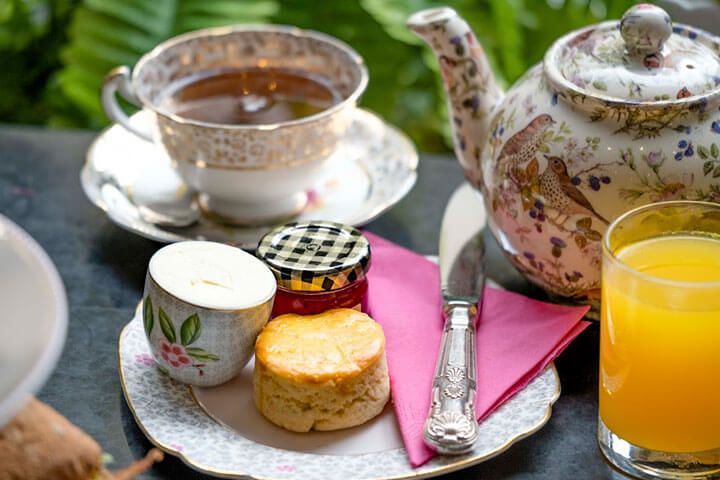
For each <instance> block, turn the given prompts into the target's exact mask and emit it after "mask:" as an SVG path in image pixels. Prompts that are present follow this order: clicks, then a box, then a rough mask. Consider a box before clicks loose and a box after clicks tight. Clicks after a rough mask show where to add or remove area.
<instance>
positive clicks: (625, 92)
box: [545, 3, 720, 104]
mask: <svg viewBox="0 0 720 480" xmlns="http://www.w3.org/2000/svg"><path fill="white" fill-rule="evenodd" d="M545 72H546V75H547V77H548V79H549V80H550V81H551V82H552V83H554V84H555V86H556V87H557V88H558V89H559V90H561V91H563V90H570V91H571V92H574V93H576V94H583V95H586V96H589V97H594V98H598V99H600V100H604V101H608V102H622V103H628V102H631V103H652V104H654V103H656V102H662V103H668V102H673V101H676V100H677V99H688V100H701V101H702V100H704V99H706V97H707V96H708V95H709V94H710V93H713V92H716V91H717V90H718V85H720V39H718V38H717V37H715V36H713V35H711V34H709V33H707V32H705V31H703V30H700V29H696V28H693V27H689V26H687V25H675V26H673V24H672V21H671V20H670V16H669V15H668V14H667V12H666V11H665V10H663V9H662V8H660V7H658V6H656V5H650V4H647V3H641V4H637V5H635V6H633V7H631V8H630V9H629V10H627V11H626V12H625V14H624V15H623V17H622V20H621V21H620V22H617V21H610V22H603V23H600V24H598V25H593V26H590V27H587V28H584V29H581V30H578V31H575V32H572V33H570V34H568V35H566V36H564V37H562V38H560V39H559V40H557V41H556V42H555V44H554V45H553V46H552V47H551V48H550V50H549V51H548V52H547V54H546V56H545Z"/></svg>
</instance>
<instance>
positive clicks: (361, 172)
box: [80, 109, 418, 249]
mask: <svg viewBox="0 0 720 480" xmlns="http://www.w3.org/2000/svg"><path fill="white" fill-rule="evenodd" d="M130 121H131V123H132V124H134V125H135V126H137V127H138V128H140V129H148V128H149V127H150V126H151V125H152V121H153V119H152V114H151V113H149V112H147V111H140V112H138V113H136V114H135V115H133V116H132V117H131V120H130ZM417 162H418V155H417V151H416V150H415V147H414V145H413V144H412V142H411V141H410V139H408V138H407V136H405V134H403V133H402V132H400V131H399V130H398V129H396V128H394V127H392V126H391V125H388V124H386V123H385V122H383V120H381V119H380V118H379V117H378V116H377V115H375V114H373V113H371V112H368V111H367V110H362V109H355V112H354V118H353V122H352V124H351V126H350V128H349V129H348V132H347V134H346V136H345V139H344V140H343V141H342V143H341V145H340V146H339V147H338V150H337V151H335V152H334V153H333V154H332V158H331V159H330V160H329V162H328V168H327V173H326V175H325V176H324V177H323V178H322V179H321V180H320V181H319V182H318V183H317V184H316V186H315V187H314V188H313V189H311V190H310V191H309V192H307V193H308V196H309V201H308V204H307V205H306V206H305V208H304V209H303V210H302V212H300V213H299V214H298V215H297V216H296V217H294V218H291V219H288V221H292V220H298V221H299V220H330V221H335V222H340V223H345V224H349V225H354V226H362V225H364V224H366V223H368V222H370V221H372V220H373V219H375V218H377V217H378V216H380V215H381V214H383V213H384V212H385V211H386V210H388V209H389V208H390V207H392V206H393V205H395V204H396V203H397V202H399V201H400V200H401V199H402V198H403V197H404V196H405V195H406V194H407V193H408V192H409V191H410V189H411V188H412V186H413V185H414V184H415V180H416V179H417ZM80 181H81V184H82V187H83V190H84V192H85V195H87V197H88V198H89V199H90V201H91V202H92V203H94V204H95V205H97V206H98V207H100V208H101V209H102V210H104V211H105V213H106V214H107V215H108V217H109V218H110V220H111V221H113V222H114V223H115V224H117V225H118V226H120V227H122V228H124V229H126V230H129V231H131V232H133V233H137V234H138V235H141V236H143V237H146V238H149V239H152V240H157V241H159V242H168V243H169V242H177V241H182V240H212V241H217V242H223V243H229V244H233V245H237V246H239V247H241V248H245V249H254V248H255V246H256V245H257V242H258V241H259V239H260V238H261V237H262V236H263V235H264V234H265V233H266V232H267V231H269V230H270V229H271V228H272V227H273V225H266V226H231V225H227V224H224V223H222V222H221V221H219V220H218V219H217V218H216V217H214V216H213V215H208V214H203V215H201V217H200V220H199V221H198V222H197V223H195V224H193V225H190V226H188V227H170V226H164V225H160V224H154V223H150V222H148V221H147V216H145V215H142V212H141V210H142V209H143V208H144V207H150V208H158V209H161V210H162V211H164V212H173V214H179V215H182V214H184V213H186V212H188V211H189V210H190V209H191V208H193V207H194V197H195V195H194V194H193V193H192V192H190V191H189V190H188V188H187V186H186V185H185V183H184V182H183V181H182V179H180V177H179V176H178V174H177V173H176V172H175V170H174V169H173V168H172V165H171V161H170V158H169V157H168V155H167V153H165V151H164V149H163V148H162V147H161V146H159V145H157V144H154V143H150V142H147V141H144V140H141V139H139V138H138V137H137V136H135V135H133V134H132V133H130V132H128V131H127V130H125V129H124V128H123V127H121V126H119V125H113V126H111V127H109V128H108V129H106V130H104V131H103V132H102V133H100V135H99V136H98V137H97V138H96V139H95V141H94V142H93V143H92V145H91V146H90V148H89V150H88V153H87V158H86V160H85V165H84V166H83V168H82V171H81V173H80ZM270 187H271V186H270Z"/></svg>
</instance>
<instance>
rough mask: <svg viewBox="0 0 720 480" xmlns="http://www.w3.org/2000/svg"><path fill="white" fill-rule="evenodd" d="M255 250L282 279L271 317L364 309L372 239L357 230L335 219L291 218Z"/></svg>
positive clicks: (277, 276) (263, 240)
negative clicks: (336, 309) (341, 309)
mask: <svg viewBox="0 0 720 480" xmlns="http://www.w3.org/2000/svg"><path fill="white" fill-rule="evenodd" d="M257 256H258V257H259V258H260V259H261V260H263V261H264V262H265V263H266V264H267V265H268V267H270V270H272V272H273V274H274V275H275V279H276V280H277V283H278V288H277V292H276V294H275V304H274V306H273V313H272V315H273V317H276V316H278V315H282V314H285V313H297V314H300V315H314V314H317V313H322V312H324V311H326V310H330V309H333V308H355V309H357V310H360V307H361V305H362V302H363V299H364V298H365V294H366V293H367V289H368V280H367V272H368V270H369V268H370V243H369V242H368V240H367V238H365V237H364V236H363V234H362V233H360V231H359V230H357V229H355V228H353V227H350V226H347V225H343V224H340V223H334V222H301V223H297V222H295V223H288V224H286V225H282V226H280V227H277V228H275V229H273V230H272V231H270V232H268V234H267V235H265V236H264V237H263V238H262V240H260V243H259V244H258V248H257Z"/></svg>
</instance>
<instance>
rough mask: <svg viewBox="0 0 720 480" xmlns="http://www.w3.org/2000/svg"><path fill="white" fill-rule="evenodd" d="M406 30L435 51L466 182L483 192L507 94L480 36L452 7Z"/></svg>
mask: <svg viewBox="0 0 720 480" xmlns="http://www.w3.org/2000/svg"><path fill="white" fill-rule="evenodd" d="M407 26H408V28H410V29H411V30H412V31H413V32H415V33H416V34H417V35H418V36H419V37H420V38H422V39H423V40H424V41H425V42H426V43H427V44H428V45H429V46H430V47H431V48H432V50H433V52H434V53H435V56H436V57H437V59H438V62H439V64H440V71H441V73H442V78H443V83H444V84H445V92H446V94H447V101H448V110H449V113H450V115H451V117H452V129H453V141H454V143H455V154H456V155H457V157H458V160H459V161H460V163H461V165H462V167H463V169H464V170H465V176H466V177H467V179H468V180H469V181H470V182H471V183H472V184H473V185H475V186H476V187H480V186H481V185H482V172H481V168H480V158H481V155H482V149H483V147H484V146H485V144H486V140H487V136H488V133H489V130H490V122H491V119H492V113H493V110H494V109H495V106H496V105H497V104H498V103H499V102H500V100H502V97H503V95H504V94H503V91H502V89H501V88H500V87H499V85H498V84H497V81H496V79H495V76H494V75H493V73H492V70H491V69H490V64H489V63H488V59H487V56H486V55H485V52H484V51H483V49H482V47H481V46H480V44H479V43H478V41H477V39H476V38H475V34H474V33H473V31H472V30H471V29H470V26H469V25H468V24H467V22H465V20H463V19H462V18H461V17H460V16H459V15H458V14H457V12H455V10H453V9H452V8H449V7H439V8H431V9H427V10H421V11H419V12H416V13H414V14H413V15H411V16H410V18H408V21H407Z"/></svg>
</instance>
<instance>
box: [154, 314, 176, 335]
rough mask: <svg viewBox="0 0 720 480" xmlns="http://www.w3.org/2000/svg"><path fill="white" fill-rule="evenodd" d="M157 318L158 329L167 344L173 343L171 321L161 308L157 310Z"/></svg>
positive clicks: (173, 332) (173, 333) (173, 331)
mask: <svg viewBox="0 0 720 480" xmlns="http://www.w3.org/2000/svg"><path fill="white" fill-rule="evenodd" d="M158 317H159V318H160V329H161V330H162V332H163V335H165V338H167V341H168V342H170V343H175V339H176V337H175V327H173V324H172V320H170V317H168V314H167V313H165V310H163V309H162V307H159V308H158Z"/></svg>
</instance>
